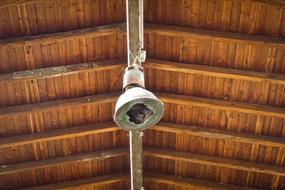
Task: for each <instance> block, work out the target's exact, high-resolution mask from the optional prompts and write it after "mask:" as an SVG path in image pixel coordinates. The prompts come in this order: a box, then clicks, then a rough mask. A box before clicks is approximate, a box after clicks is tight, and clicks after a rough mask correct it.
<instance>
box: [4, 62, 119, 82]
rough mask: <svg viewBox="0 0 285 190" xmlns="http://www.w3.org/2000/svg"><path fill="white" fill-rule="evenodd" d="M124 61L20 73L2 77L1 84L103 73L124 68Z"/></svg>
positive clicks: (66, 66) (81, 64)
mask: <svg viewBox="0 0 285 190" xmlns="http://www.w3.org/2000/svg"><path fill="white" fill-rule="evenodd" d="M123 63H124V61H122V60H106V61H96V62H89V63H80V64H74V65H64V66H57V67H48V68H41V69H33V70H25V71H18V72H13V73H8V74H2V75H0V82H13V81H22V80H29V79H40V78H51V77H57V76H64V75H70V74H75V73H76V74H78V73H83V72H88V71H101V70H108V69H115V68H120V67H122V66H123Z"/></svg>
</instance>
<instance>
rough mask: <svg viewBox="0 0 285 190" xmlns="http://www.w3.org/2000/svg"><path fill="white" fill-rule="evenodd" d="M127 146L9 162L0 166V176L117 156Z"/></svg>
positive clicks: (126, 149)
mask: <svg viewBox="0 0 285 190" xmlns="http://www.w3.org/2000/svg"><path fill="white" fill-rule="evenodd" d="M128 154H129V153H128V148H117V149H111V150H103V151H99V152H95V153H86V154H77V155H71V156H63V157H56V158H49V159H46V160H37V161H29V162H23V163H19V164H10V165H2V166H0V176H1V175H7V174H11V173H18V172H22V171H27V170H31V169H40V168H46V167H50V166H56V165H60V164H64V163H70V162H77V161H89V160H104V159H108V158H112V157H119V156H124V155H128Z"/></svg>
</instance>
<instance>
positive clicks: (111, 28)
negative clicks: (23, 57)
mask: <svg viewBox="0 0 285 190" xmlns="http://www.w3.org/2000/svg"><path fill="white" fill-rule="evenodd" d="M125 30H126V25H125V23H118V24H108V25H102V26H95V27H91V28H85V29H78V30H73V31H68V32H58V33H53V34H40V35H35V36H25V37H15V38H6V39H2V40H0V47H11V46H13V47H14V46H23V45H32V44H39V43H45V42H51V41H59V40H60V41H63V40H69V39H71V40H76V39H81V38H88V37H98V36H106V35H111V34H119V33H125Z"/></svg>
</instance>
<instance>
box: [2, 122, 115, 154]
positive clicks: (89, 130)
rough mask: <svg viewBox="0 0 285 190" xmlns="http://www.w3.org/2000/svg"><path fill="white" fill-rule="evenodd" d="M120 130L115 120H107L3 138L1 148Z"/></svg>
mask: <svg viewBox="0 0 285 190" xmlns="http://www.w3.org/2000/svg"><path fill="white" fill-rule="evenodd" d="M118 130H119V128H118V127H117V126H116V124H115V123H114V122H106V123H100V124H91V125H86V126H78V127H71V128H65V129H58V130H52V131H45V132H41V133H34V134H28V135H18V136H13V137H7V138H1V139H0V148H6V147H11V146H19V145H25V144H31V143H37V142H43V141H53V140H58V139H65V138H73V137H80V136H84V135H91V134H98V133H106V132H111V131H118Z"/></svg>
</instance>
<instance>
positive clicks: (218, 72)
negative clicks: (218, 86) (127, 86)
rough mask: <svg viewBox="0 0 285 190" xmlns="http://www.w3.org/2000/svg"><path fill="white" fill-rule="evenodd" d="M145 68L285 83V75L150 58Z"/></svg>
mask: <svg viewBox="0 0 285 190" xmlns="http://www.w3.org/2000/svg"><path fill="white" fill-rule="evenodd" d="M144 68H150V69H157V70H163V71H173V72H183V73H189V74H198V75H205V76H212V77H221V78H230V79H238V80H248V81H254V82H267V83H271V84H281V85H285V75H283V74H275V73H274V74H272V73H265V72H255V71H246V70H240V69H230V68H224V67H215V66H206V65H194V64H183V63H178V62H170V61H163V60H157V59H148V60H147V61H146V62H145V63H144Z"/></svg>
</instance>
